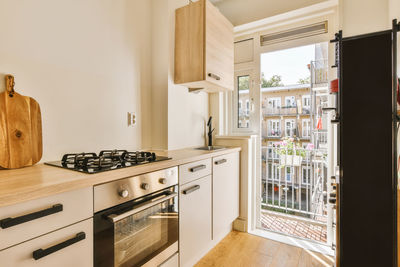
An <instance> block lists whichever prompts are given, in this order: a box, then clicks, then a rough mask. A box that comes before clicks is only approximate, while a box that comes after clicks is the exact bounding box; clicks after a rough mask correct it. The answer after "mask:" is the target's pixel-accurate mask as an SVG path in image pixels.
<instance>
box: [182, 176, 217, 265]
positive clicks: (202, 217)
mask: <svg viewBox="0 0 400 267" xmlns="http://www.w3.org/2000/svg"><path fill="white" fill-rule="evenodd" d="M179 204H180V207H179V208H180V210H179V211H180V215H179V220H180V222H179V256H180V267H186V266H190V267H191V266H193V265H194V264H195V263H196V262H197V261H199V260H200V259H201V257H203V256H204V255H205V253H206V252H207V250H208V248H209V244H210V243H211V220H212V219H211V176H210V175H209V176H206V177H203V178H200V179H197V180H195V181H193V182H191V183H188V184H186V185H184V186H181V187H180V189H179Z"/></svg>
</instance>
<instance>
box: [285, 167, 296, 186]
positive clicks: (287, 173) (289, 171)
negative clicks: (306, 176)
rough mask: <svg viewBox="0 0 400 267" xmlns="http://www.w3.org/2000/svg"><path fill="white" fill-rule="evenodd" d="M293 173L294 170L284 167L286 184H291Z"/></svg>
mask: <svg viewBox="0 0 400 267" xmlns="http://www.w3.org/2000/svg"><path fill="white" fill-rule="evenodd" d="M293 173H294V168H293V167H291V166H286V167H285V179H286V182H292V177H293Z"/></svg>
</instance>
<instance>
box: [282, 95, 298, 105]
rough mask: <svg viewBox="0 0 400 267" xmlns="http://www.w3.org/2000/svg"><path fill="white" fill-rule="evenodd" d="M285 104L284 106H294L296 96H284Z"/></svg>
mask: <svg viewBox="0 0 400 267" xmlns="http://www.w3.org/2000/svg"><path fill="white" fill-rule="evenodd" d="M285 106H286V107H296V98H295V97H294V96H286V97H285Z"/></svg>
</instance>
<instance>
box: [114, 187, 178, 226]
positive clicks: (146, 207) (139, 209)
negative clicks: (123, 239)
mask: <svg viewBox="0 0 400 267" xmlns="http://www.w3.org/2000/svg"><path fill="white" fill-rule="evenodd" d="M176 196H178V193H173V194H170V195H168V196H166V197H163V198H158V199H156V200H154V201H151V202H150V203H147V204H144V205H143V206H140V207H138V208H136V209H133V210H130V211H127V212H125V213H122V214H119V215H117V214H110V215H108V216H107V218H108V220H109V221H111V222H112V223H116V222H118V221H120V220H122V219H124V218H126V217H128V216H131V215H134V214H136V213H138V212H141V211H143V210H145V209H148V208H150V207H153V206H155V205H158V204H160V203H162V202H164V201H167V200H169V199H171V198H174V197H176Z"/></svg>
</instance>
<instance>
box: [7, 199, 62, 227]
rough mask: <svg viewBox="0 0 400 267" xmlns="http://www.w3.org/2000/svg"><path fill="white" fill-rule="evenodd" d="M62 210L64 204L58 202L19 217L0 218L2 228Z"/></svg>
mask: <svg viewBox="0 0 400 267" xmlns="http://www.w3.org/2000/svg"><path fill="white" fill-rule="evenodd" d="M62 210H63V205H62V204H56V205H53V206H52V207H51V208H48V209H44V210H40V211H36V212H33V213H29V214H26V215H22V216H19V217H15V218H11V217H9V218H5V219H2V220H0V228H2V229H5V228H9V227H12V226H15V225H18V224H21V223H26V222H29V221H33V220H36V219H39V218H41V217H45V216H48V215H51V214H54V213H57V212H60V211H62Z"/></svg>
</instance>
